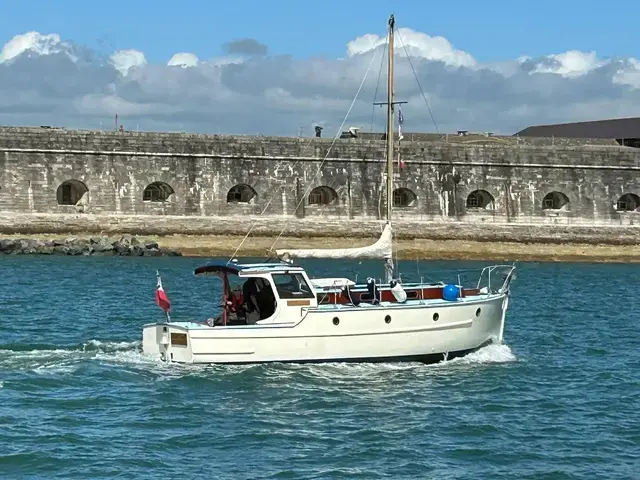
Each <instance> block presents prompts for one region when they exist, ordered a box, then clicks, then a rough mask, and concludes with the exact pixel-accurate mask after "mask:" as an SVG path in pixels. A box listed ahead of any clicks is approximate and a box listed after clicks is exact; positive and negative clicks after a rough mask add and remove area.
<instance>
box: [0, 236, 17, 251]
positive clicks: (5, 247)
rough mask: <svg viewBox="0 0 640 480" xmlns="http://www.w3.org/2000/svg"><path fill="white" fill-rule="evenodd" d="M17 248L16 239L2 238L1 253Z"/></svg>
mask: <svg viewBox="0 0 640 480" xmlns="http://www.w3.org/2000/svg"><path fill="white" fill-rule="evenodd" d="M14 248H15V241H14V240H9V239H6V240H0V253H9V252H11V251H13V249H14Z"/></svg>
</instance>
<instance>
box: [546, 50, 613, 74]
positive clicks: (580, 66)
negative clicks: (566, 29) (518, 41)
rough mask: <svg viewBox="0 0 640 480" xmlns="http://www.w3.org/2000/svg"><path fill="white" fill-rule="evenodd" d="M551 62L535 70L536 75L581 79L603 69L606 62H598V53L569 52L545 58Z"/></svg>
mask: <svg viewBox="0 0 640 480" xmlns="http://www.w3.org/2000/svg"><path fill="white" fill-rule="evenodd" d="M545 58H546V59H548V60H549V62H543V63H540V64H539V65H538V67H537V68H536V69H535V70H534V72H535V73H555V74H558V75H562V76H563V77H579V76H581V75H585V74H587V73H589V72H590V71H591V70H593V69H595V68H598V67H601V66H602V65H603V64H604V62H602V61H600V60H598V58H597V56H596V52H579V51H577V50H569V51H568V52H564V53H559V54H555V55H548V56H547V57H545Z"/></svg>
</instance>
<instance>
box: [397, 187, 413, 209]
mask: <svg viewBox="0 0 640 480" xmlns="http://www.w3.org/2000/svg"><path fill="white" fill-rule="evenodd" d="M417 198H418V197H416V194H415V193H413V192H412V191H411V190H409V189H408V188H404V187H403V188H396V189H395V190H394V191H393V206H394V207H399V208H403V207H411V206H413V204H414V202H415V201H416V199H417Z"/></svg>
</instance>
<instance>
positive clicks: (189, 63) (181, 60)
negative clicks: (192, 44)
mask: <svg viewBox="0 0 640 480" xmlns="http://www.w3.org/2000/svg"><path fill="white" fill-rule="evenodd" d="M197 64H198V57H197V56H196V55H194V54H193V53H176V54H175V55H174V56H173V57H171V59H170V60H169V62H168V63H167V65H168V66H170V67H182V68H187V67H195V66H196V65H197Z"/></svg>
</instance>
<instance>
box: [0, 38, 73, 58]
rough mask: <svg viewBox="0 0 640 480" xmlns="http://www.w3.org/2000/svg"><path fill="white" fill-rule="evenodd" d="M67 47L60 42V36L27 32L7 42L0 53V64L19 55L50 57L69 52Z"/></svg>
mask: <svg viewBox="0 0 640 480" xmlns="http://www.w3.org/2000/svg"><path fill="white" fill-rule="evenodd" d="M69 50H70V48H69V45H68V44H67V43H65V42H62V41H61V40H60V35H58V34H56V33H51V34H48V35H42V34H41V33H38V32H27V33H23V34H22V35H16V36H15V37H13V38H12V39H11V40H9V41H8V42H7V43H6V44H5V45H4V47H3V48H2V51H0V63H4V62H8V61H9V60H12V59H14V58H16V57H18V56H19V55H22V54H25V55H51V54H53V53H60V52H64V51H67V52H68V51H69Z"/></svg>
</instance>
